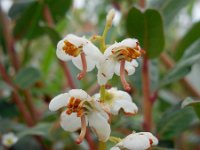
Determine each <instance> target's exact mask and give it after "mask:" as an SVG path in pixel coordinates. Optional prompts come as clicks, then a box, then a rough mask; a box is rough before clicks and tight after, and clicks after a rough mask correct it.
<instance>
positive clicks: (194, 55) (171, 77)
mask: <svg viewBox="0 0 200 150" xmlns="http://www.w3.org/2000/svg"><path fill="white" fill-rule="evenodd" d="M199 47H200V40H198V41H196V42H195V43H194V44H192V45H191V46H190V47H189V48H188V49H187V50H186V51H185V53H184V55H183V56H182V58H181V59H180V61H179V62H178V63H177V64H176V66H175V67H174V68H173V69H172V70H171V71H170V72H169V73H168V74H167V75H166V76H165V77H164V79H163V80H162V82H161V83H160V85H161V86H164V85H167V84H169V83H172V82H174V81H176V80H179V79H181V78H182V77H184V76H185V75H187V74H188V73H189V72H190V71H191V67H192V65H193V64H194V63H195V62H197V61H198V60H199V59H200V51H199Z"/></svg>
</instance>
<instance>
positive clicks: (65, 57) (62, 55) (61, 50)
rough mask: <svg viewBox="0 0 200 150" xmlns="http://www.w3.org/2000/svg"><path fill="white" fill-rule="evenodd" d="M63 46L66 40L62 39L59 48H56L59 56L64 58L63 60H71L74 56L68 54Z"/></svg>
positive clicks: (61, 58)
mask: <svg viewBox="0 0 200 150" xmlns="http://www.w3.org/2000/svg"><path fill="white" fill-rule="evenodd" d="M63 47H64V41H63V40H61V41H59V42H58V44H57V50H56V55H57V57H58V58H59V59H60V60H63V61H68V60H71V59H72V56H70V55H68V54H66V53H65V52H64V50H63Z"/></svg>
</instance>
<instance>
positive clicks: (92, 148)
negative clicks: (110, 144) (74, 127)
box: [85, 129, 96, 150]
mask: <svg viewBox="0 0 200 150" xmlns="http://www.w3.org/2000/svg"><path fill="white" fill-rule="evenodd" d="M85 139H86V140H87V141H88V145H89V148H90V149H89V150H96V147H95V145H94V143H93V141H92V137H91V134H90V130H88V129H87V131H86V135H85Z"/></svg>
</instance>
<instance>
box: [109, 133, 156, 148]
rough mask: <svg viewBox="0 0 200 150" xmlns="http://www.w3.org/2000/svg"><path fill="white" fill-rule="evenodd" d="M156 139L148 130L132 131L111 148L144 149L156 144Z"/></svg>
mask: <svg viewBox="0 0 200 150" xmlns="http://www.w3.org/2000/svg"><path fill="white" fill-rule="evenodd" d="M157 144H158V139H157V138H156V137H155V136H153V134H151V133H150V132H138V133H132V134H130V135H128V136H127V137H125V138H124V139H122V141H121V142H119V143H117V145H115V146H114V147H112V148H111V150H124V149H126V150H146V149H148V148H150V147H151V146H152V145H157Z"/></svg>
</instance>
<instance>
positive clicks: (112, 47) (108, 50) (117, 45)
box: [104, 42, 122, 57]
mask: <svg viewBox="0 0 200 150" xmlns="http://www.w3.org/2000/svg"><path fill="white" fill-rule="evenodd" d="M120 46H122V45H121V44H120V43H117V42H115V43H114V44H113V45H110V46H109V47H108V48H107V49H106V50H105V52H104V56H105V57H109V56H110V55H112V54H113V53H112V50H113V49H115V48H117V47H120Z"/></svg>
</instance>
